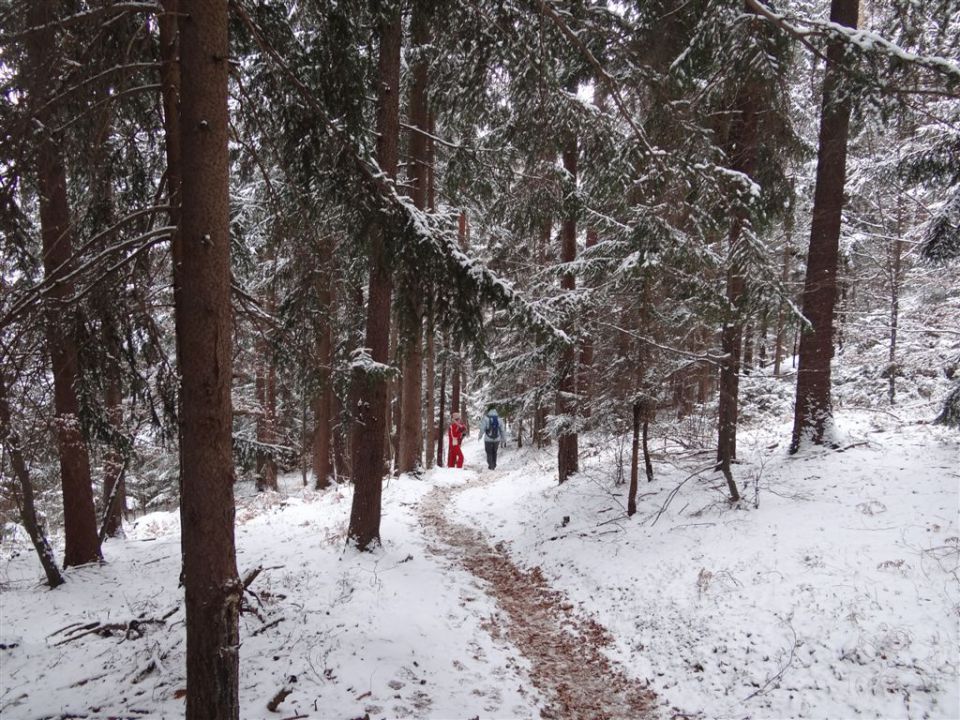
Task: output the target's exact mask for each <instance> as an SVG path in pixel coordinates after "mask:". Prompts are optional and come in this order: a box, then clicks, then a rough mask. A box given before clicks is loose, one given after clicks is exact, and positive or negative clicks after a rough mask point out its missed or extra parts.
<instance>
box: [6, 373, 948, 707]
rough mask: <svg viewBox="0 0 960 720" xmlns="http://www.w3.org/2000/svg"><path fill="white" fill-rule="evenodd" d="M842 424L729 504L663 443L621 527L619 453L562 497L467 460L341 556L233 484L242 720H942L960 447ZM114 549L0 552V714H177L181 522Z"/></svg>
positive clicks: (748, 437) (289, 510) (697, 458)
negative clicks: (374, 536)
mask: <svg viewBox="0 0 960 720" xmlns="http://www.w3.org/2000/svg"><path fill="white" fill-rule="evenodd" d="M746 385H747V387H746V388H745V390H746V391H747V392H750V391H751V388H750V383H749V382H748V383H746ZM916 414H917V415H921V414H925V415H929V414H930V413H929V408H924V409H923V411H922V413H916ZM691 422H692V419H691ZM838 422H839V425H840V430H841V436H840V438H839V439H840V441H841V451H839V452H838V451H829V450H822V449H814V450H809V451H805V452H803V453H801V454H800V455H797V456H794V457H790V456H788V455H787V454H786V453H785V451H784V445H783V441H784V438H786V436H787V432H788V430H789V427H788V425H787V423H786V421H785V420H784V421H783V422H780V421H770V420H769V419H766V420H764V421H757V422H754V423H753V424H752V425H751V426H749V427H746V428H745V429H744V432H743V433H742V435H741V445H740V456H741V461H740V463H738V464H737V465H736V466H735V467H734V472H735V474H736V476H737V479H738V482H739V483H740V485H741V487H742V488H743V491H744V492H743V494H744V501H743V502H742V503H741V504H740V506H739V507H731V506H730V504H729V503H728V502H727V501H726V500H725V495H724V488H725V483H724V481H723V478H722V476H719V475H717V474H715V473H713V472H712V471H710V470H708V469H707V468H708V466H709V465H710V462H709V461H710V453H709V452H704V451H700V450H697V449H696V447H694V446H690V445H689V444H688V443H686V441H685V440H684V441H683V442H680V441H678V437H679V436H678V435H677V434H676V432H675V431H676V430H677V427H675V426H669V425H667V426H664V427H665V428H666V430H665V431H664V432H662V433H661V434H658V435H657V436H656V439H655V441H654V444H653V447H652V449H653V451H654V464H655V469H656V473H657V474H656V478H655V481H654V482H653V483H650V484H647V483H644V484H643V486H642V487H641V490H640V492H641V495H640V499H639V508H640V509H639V512H638V514H637V515H635V516H634V517H632V518H627V517H626V515H625V513H624V506H625V501H626V497H625V496H626V488H625V486H624V485H623V484H620V483H619V480H621V479H622V474H623V473H622V469H623V468H622V461H623V459H624V456H625V452H624V451H625V450H628V448H629V444H627V445H624V444H623V443H620V442H617V441H611V440H610V439H609V438H606V439H603V438H591V437H589V436H582V437H581V443H582V444H581V471H580V473H578V474H577V475H575V476H573V477H572V478H571V479H570V480H569V481H568V482H567V483H564V484H563V485H559V486H558V485H557V483H556V478H555V457H554V454H553V452H552V450H551V449H550V448H547V449H545V450H543V451H537V450H534V449H529V448H524V449H523V450H517V449H516V448H513V447H510V448H507V449H506V450H505V451H502V455H501V462H500V467H499V468H498V470H497V471H494V472H489V471H487V470H486V469H485V467H484V465H485V463H484V462H483V460H482V457H483V450H482V447H481V446H480V444H479V443H474V442H471V443H470V444H468V445H467V448H466V450H467V453H466V454H467V468H466V469H464V470H452V469H446V468H443V469H434V470H431V471H429V472H427V473H426V474H425V475H424V476H423V477H422V478H416V477H411V476H402V477H400V478H394V479H391V480H389V481H388V482H387V483H386V484H385V488H384V500H383V508H384V515H383V523H382V527H381V532H382V537H383V547H382V548H379V549H378V550H377V551H375V552H372V553H358V552H355V551H353V550H351V549H350V548H348V547H346V546H345V543H344V540H345V534H346V523H347V519H348V517H349V509H350V500H351V488H349V487H344V486H339V487H335V488H333V489H331V490H328V491H324V492H315V491H313V490H310V489H309V488H305V487H302V486H301V484H300V479H299V477H297V476H294V475H290V476H286V477H284V478H283V486H282V489H281V492H279V493H265V494H256V493H254V492H253V490H252V488H251V487H250V486H249V485H247V484H241V485H240V486H238V499H237V505H238V508H237V548H238V566H239V570H240V573H241V575H246V574H247V573H249V572H250V571H251V570H253V569H255V568H262V571H261V572H260V573H259V574H258V575H257V576H256V578H255V579H254V580H253V581H252V583H251V585H250V588H249V592H248V594H247V603H246V610H245V612H244V613H243V614H242V615H241V637H242V647H241V680H240V697H241V707H242V716H243V717H244V718H249V719H251V720H254V719H259V718H278V719H283V718H331V719H337V720H353V719H355V718H364V717H369V718H370V720H377V719H378V718H401V717H409V718H436V719H438V720H447V719H454V718H461V719H463V720H467V719H468V718H537V717H541V718H577V717H590V718H594V717H623V718H634V717H639V716H640V715H641V714H645V715H646V716H647V717H662V718H721V717H722V718H728V717H729V718H755V719H759V718H770V719H773V718H787V717H805V718H825V719H826V718H830V719H831V720H835V719H837V718H853V717H873V718H944V719H951V720H955V719H956V718H958V717H960V680H958V668H960V659H958V654H960V630H958V619H960V539H958V538H960V529H958V518H957V513H958V499H960V490H958V486H960V463H958V459H960V436H958V434H957V433H956V432H955V431H952V430H947V429H944V428H939V427H934V426H930V425H926V424H921V423H918V422H916V418H915V417H908V416H907V414H905V415H903V416H898V415H895V414H893V413H890V412H887V411H868V410H843V411H842V412H840V413H839V414H838ZM679 440H683V438H679ZM626 454H628V453H626ZM478 468H479V469H478ZM126 529H127V538H126V539H124V540H110V541H108V542H107V543H106V545H105V546H104V554H105V557H106V562H105V563H103V564H100V565H95V566H87V567H81V568H73V569H71V570H69V571H68V572H67V580H68V582H67V584H66V585H64V586H63V587H61V588H58V589H57V590H55V591H49V590H46V589H45V588H44V587H43V585H42V582H41V572H40V569H39V565H38V563H37V561H36V558H35V557H34V555H33V552H32V550H31V549H30V547H29V544H27V543H25V542H24V540H23V538H22V537H18V536H17V534H16V533H6V534H5V538H4V540H3V544H2V546H0V610H2V612H0V715H2V717H3V718H16V719H20V718H23V719H29V720H33V719H36V718H65V717H84V718H108V717H118V718H119V717H123V718H134V717H140V718H146V717H149V718H176V717H182V713H183V692H184V688H185V683H184V652H185V648H184V625H183V620H184V617H183V609H182V590H180V589H179V588H178V587H177V578H178V575H179V568H180V563H179V558H180V548H179V543H180V536H179V515H178V513H177V512H176V510H174V511H171V512H156V513H151V514H149V515H145V516H142V517H140V518H137V519H136V520H135V521H133V522H131V523H129V524H128V525H127V528H126ZM54 540H55V541H57V540H58V539H57V538H54ZM277 698H282V699H280V700H279V701H278V702H277V703H276V704H275V706H274V707H275V711H271V710H268V709H267V705H268V704H269V703H270V702H271V700H276V699H277Z"/></svg>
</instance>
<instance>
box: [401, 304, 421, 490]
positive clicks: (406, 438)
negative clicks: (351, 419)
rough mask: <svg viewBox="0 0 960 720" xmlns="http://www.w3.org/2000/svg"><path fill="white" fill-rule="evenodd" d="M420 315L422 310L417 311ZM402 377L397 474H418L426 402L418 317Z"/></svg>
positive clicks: (408, 344) (407, 345)
mask: <svg viewBox="0 0 960 720" xmlns="http://www.w3.org/2000/svg"><path fill="white" fill-rule="evenodd" d="M418 312H419V311H418ZM408 332H409V337H408V343H406V352H405V353H404V359H403V373H402V377H401V388H400V398H401V410H400V438H399V452H398V454H399V461H398V463H397V471H398V472H402V473H409V472H415V471H416V470H418V468H419V467H420V444H421V437H420V432H421V429H422V424H421V423H422V420H421V415H422V413H421V410H422V402H423V328H422V324H421V320H420V318H419V317H417V318H415V319H413V322H412V327H411V329H410V330H409V331H408Z"/></svg>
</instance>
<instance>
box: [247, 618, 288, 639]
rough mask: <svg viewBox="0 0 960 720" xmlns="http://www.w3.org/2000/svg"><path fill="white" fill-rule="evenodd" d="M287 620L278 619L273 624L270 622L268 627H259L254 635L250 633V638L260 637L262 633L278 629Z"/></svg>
mask: <svg viewBox="0 0 960 720" xmlns="http://www.w3.org/2000/svg"><path fill="white" fill-rule="evenodd" d="M285 619H286V618H282V617H278V618H277V619H276V620H274V621H272V622H268V623H267V624H266V625H264V626H263V627H259V628H257V629H256V630H254V631H253V632H252V633H250V636H251V637H253V636H254V635H259V634H260V633H264V632H266V631H267V630H269V629H270V628H272V627H276V626H277V625H279V624H280V623H282V622H283V621H284V620H285Z"/></svg>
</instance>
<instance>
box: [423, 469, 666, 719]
mask: <svg viewBox="0 0 960 720" xmlns="http://www.w3.org/2000/svg"><path fill="white" fill-rule="evenodd" d="M498 475H499V473H490V474H485V475H484V476H483V477H481V478H478V479H476V480H473V481H471V482H468V483H466V484H465V485H459V486H438V487H435V488H434V489H433V490H432V491H431V492H430V493H429V494H428V495H427V496H426V497H425V498H424V499H423V502H422V503H421V505H420V507H419V509H418V512H419V515H420V519H421V520H422V521H423V524H424V527H425V528H426V529H427V535H428V539H429V541H430V548H431V550H432V551H433V552H435V553H437V554H439V555H443V556H446V557H449V558H451V559H453V560H455V561H458V562H460V563H462V564H463V565H464V567H466V568H467V569H468V570H469V571H470V572H471V573H473V574H474V575H475V576H476V577H478V578H480V579H482V580H484V581H486V583H487V592H488V593H489V594H490V596H491V597H493V598H494V599H495V600H496V601H497V603H498V605H499V606H500V608H501V609H502V610H503V617H502V618H501V619H498V618H493V619H491V621H490V622H489V623H488V626H487V630H488V631H489V632H490V634H491V635H492V636H494V637H495V638H496V637H501V636H502V637H505V638H506V639H507V640H509V641H510V642H511V643H513V644H514V645H515V646H516V647H517V649H518V650H519V651H520V653H521V654H522V655H523V656H524V657H525V658H527V660H528V661H529V662H530V666H531V671H530V676H531V680H532V682H533V684H534V686H535V687H536V688H537V689H538V690H539V691H540V692H541V693H543V695H544V696H545V697H546V698H547V699H548V705H547V706H546V707H544V708H542V709H541V711H540V716H541V717H542V718H546V719H548V720H549V719H553V718H557V719H561V718H562V719H563V720H603V719H605V718H606V719H612V718H627V717H629V718H641V717H643V716H645V715H646V714H647V711H648V709H649V708H650V707H651V706H652V705H653V700H654V694H653V693H652V692H651V691H650V690H648V689H646V688H645V687H643V686H642V685H641V684H640V683H639V682H637V681H636V680H632V679H630V678H629V677H628V676H627V674H626V673H625V672H624V671H623V669H622V668H621V667H619V666H618V665H617V664H616V663H614V662H612V661H611V660H610V659H609V658H608V657H607V656H606V655H604V654H603V652H602V651H601V648H602V647H604V646H606V645H608V644H610V643H611V642H612V638H611V636H610V634H609V633H608V632H607V631H606V630H605V629H604V628H603V627H602V626H601V625H600V624H599V623H597V622H595V621H594V620H592V619H584V618H582V617H578V616H577V615H575V614H574V612H573V605H572V604H571V603H569V602H568V601H567V600H566V598H565V597H564V596H563V595H562V594H561V593H559V592H557V591H556V590H553V589H551V588H550V586H549V585H548V584H547V581H546V579H545V578H544V577H543V574H542V573H541V572H540V568H538V567H535V568H533V569H532V570H521V569H520V568H518V567H517V566H516V565H514V564H513V563H512V562H511V561H510V558H509V556H508V554H507V552H506V549H505V548H503V546H502V545H501V544H499V543H498V544H497V545H496V546H491V545H490V544H489V542H488V540H487V539H486V538H485V537H484V535H483V534H482V533H481V532H480V531H478V530H476V529H475V528H471V527H468V526H466V525H462V524H460V523H456V522H453V521H451V520H449V519H448V518H447V515H446V509H447V508H448V507H449V505H450V504H451V502H452V500H453V499H454V497H455V496H456V495H457V494H458V493H460V492H463V491H464V490H467V489H469V488H476V487H480V486H483V485H488V484H491V483H493V482H494V481H495V480H496V479H497V477H498Z"/></svg>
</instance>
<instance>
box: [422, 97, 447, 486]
mask: <svg viewBox="0 0 960 720" xmlns="http://www.w3.org/2000/svg"><path fill="white" fill-rule="evenodd" d="M427 117H428V121H427V122H428V124H429V126H430V137H429V138H427V208H428V209H429V211H430V212H431V213H433V212H436V210H437V198H436V166H435V160H436V158H435V153H434V143H433V135H434V134H435V128H434V114H433V112H432V111H430V110H429V109H428V114H427ZM435 298H436V294H435V293H434V292H433V291H432V290H431V293H430V296H429V299H428V307H427V359H426V365H427V367H426V383H427V417H426V424H425V428H426V432H425V434H424V438H425V442H424V446H425V447H424V454H425V455H426V458H427V467H428V468H429V467H433V464H434V457H435V455H434V453H435V450H434V438H435V437H436V436H438V435H442V434H443V428H442V425H440V426H438V425H437V422H436V399H437V398H436V384H437V328H436V307H435ZM442 454H443V453H442V451H441V452H439V453H437V458H438V462H437V464H439V465H442V462H441V460H442Z"/></svg>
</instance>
